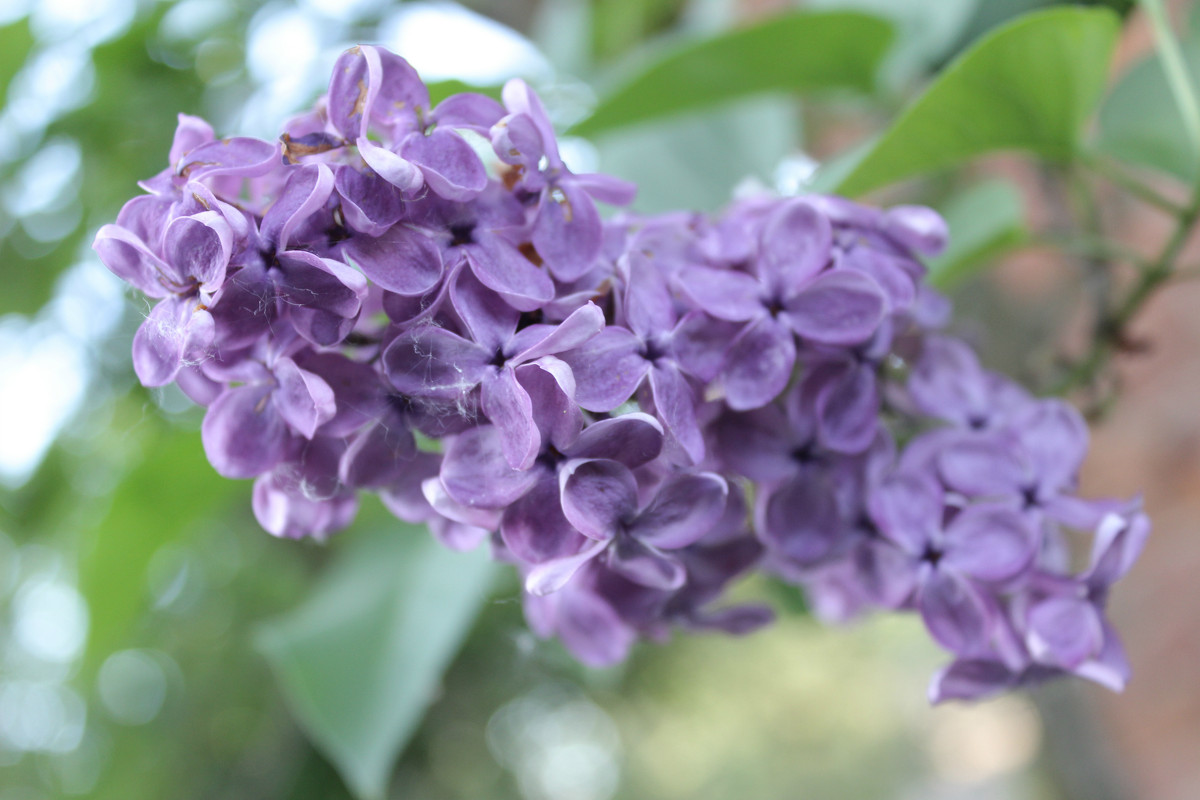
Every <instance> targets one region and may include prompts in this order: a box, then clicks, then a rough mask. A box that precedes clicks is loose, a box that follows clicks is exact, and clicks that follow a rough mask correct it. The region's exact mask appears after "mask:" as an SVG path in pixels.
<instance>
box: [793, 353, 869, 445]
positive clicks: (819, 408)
mask: <svg viewBox="0 0 1200 800" xmlns="http://www.w3.org/2000/svg"><path fill="white" fill-rule="evenodd" d="M808 380H809V381H819V382H820V387H821V388H820V390H819V391H818V392H817V396H816V401H815V411H816V415H817V435H818V436H819V437H820V440H821V444H822V445H823V446H824V447H827V448H828V449H830V450H834V451H837V452H839V453H861V452H862V451H864V450H866V449H867V448H868V447H870V446H871V442H873V441H874V440H875V433H876V431H877V430H878V428H879V408H880V396H879V389H878V386H877V384H876V381H875V370H874V368H873V367H872V366H870V365H868V364H858V365H852V364H841V365H836V366H832V365H831V366H827V367H818V368H817V369H816V370H814V371H813V372H812V373H810V377H809V379H808Z"/></svg>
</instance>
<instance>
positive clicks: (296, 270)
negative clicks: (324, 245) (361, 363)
mask: <svg viewBox="0 0 1200 800" xmlns="http://www.w3.org/2000/svg"><path fill="white" fill-rule="evenodd" d="M276 269H277V270H278V272H279V275H280V276H281V280H279V281H278V282H277V288H278V292H279V295H280V297H282V298H283V300H284V301H285V303H286V308H287V314H288V317H289V319H290V320H291V322H292V325H293V326H294V327H295V328H296V332H297V333H299V334H300V335H301V336H303V337H304V338H305V339H308V340H309V341H310V342H312V343H313V344H316V345H321V346H329V345H334V344H337V343H338V342H340V341H342V340H343V339H345V338H346V336H347V335H349V333H350V330H351V329H352V328H353V327H354V322H355V319H356V318H357V317H358V312H359V310H360V309H361V308H362V301H363V300H364V299H365V298H366V295H367V281H366V279H365V278H363V276H362V273H360V272H359V271H358V270H355V269H352V268H350V267H348V266H346V265H345V264H342V263H340V262H338V261H334V260H332V259H328V258H320V257H318V256H316V255H314V254H313V253H309V252H305V251H303V250H289V251H287V252H285V253H280V254H279V256H278V260H277V266H276Z"/></svg>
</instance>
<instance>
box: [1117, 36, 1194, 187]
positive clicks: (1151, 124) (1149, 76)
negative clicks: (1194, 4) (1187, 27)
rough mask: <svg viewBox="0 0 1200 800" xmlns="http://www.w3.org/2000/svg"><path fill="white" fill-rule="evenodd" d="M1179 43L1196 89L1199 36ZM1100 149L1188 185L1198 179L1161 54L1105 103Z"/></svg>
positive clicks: (1127, 79)
mask: <svg viewBox="0 0 1200 800" xmlns="http://www.w3.org/2000/svg"><path fill="white" fill-rule="evenodd" d="M1196 16H1197V17H1198V18H1200V14H1198V15H1196ZM1179 44H1180V48H1181V49H1182V51H1183V57H1184V61H1185V62H1186V64H1187V68H1188V72H1189V73H1190V74H1191V76H1192V81H1193V84H1195V83H1197V82H1200V35H1197V34H1195V33H1193V34H1192V35H1191V36H1189V37H1188V38H1186V39H1184V40H1182V41H1181V42H1180V43H1179ZM1096 148H1097V149H1098V150H1100V151H1102V152H1104V153H1107V154H1108V155H1111V156H1113V157H1114V158H1117V159H1119V160H1121V161H1126V162H1128V163H1130V164H1137V165H1139V166H1143V167H1151V168H1153V169H1157V170H1161V171H1162V172H1165V173H1167V174H1168V175H1174V176H1175V177H1177V178H1181V179H1183V180H1184V181H1186V182H1188V183H1193V182H1194V181H1195V180H1196V178H1197V177H1200V153H1197V152H1196V148H1195V147H1194V146H1193V145H1192V142H1191V140H1190V139H1189V138H1188V134H1187V130H1186V129H1185V128H1184V125H1183V116H1182V115H1181V114H1180V113H1179V106H1178V105H1177V104H1176V103H1175V98H1174V96H1173V95H1172V94H1171V87H1170V86H1169V85H1168V84H1167V76H1166V73H1165V72H1164V71H1163V65H1162V59H1160V58H1159V57H1158V55H1157V54H1154V53H1152V54H1151V55H1149V56H1148V57H1146V58H1144V59H1142V60H1141V61H1139V62H1138V63H1137V64H1136V65H1134V67H1133V68H1132V69H1130V70H1129V71H1128V72H1127V73H1125V74H1124V75H1123V76H1122V77H1121V79H1120V80H1119V81H1118V82H1117V85H1116V86H1115V87H1114V88H1113V90H1112V92H1111V93H1110V94H1109V96H1108V98H1107V99H1106V100H1105V101H1104V106H1103V107H1102V108H1101V109H1100V126H1099V131H1098V135H1097V137H1096Z"/></svg>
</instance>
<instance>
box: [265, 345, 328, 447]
mask: <svg viewBox="0 0 1200 800" xmlns="http://www.w3.org/2000/svg"><path fill="white" fill-rule="evenodd" d="M272 371H273V372H274V373H275V379H276V380H277V381H279V386H278V387H277V388H276V389H275V391H274V393H272V395H271V400H272V402H273V403H274V404H275V407H276V408H277V409H278V411H279V415H280V416H281V417H283V419H284V421H285V422H287V424H288V425H290V426H291V428H292V430H294V431H296V433H299V434H300V435H301V436H303V437H304V438H306V439H311V438H312V437H313V436H314V435H315V434H316V432H317V428H319V427H321V425H322V424H324V423H325V422H328V421H329V420H331V419H333V415H334V413H335V412H336V411H337V404H336V403H335V402H334V397H333V389H331V388H329V384H328V383H326V382H325V381H324V380H323V379H322V378H321V377H320V376H319V375H315V374H313V373H311V372H309V371H307V370H303V369H300V368H299V367H297V366H296V362H295V361H292V360H291V359H290V358H281V359H279V360H278V361H277V362H275V367H274V369H273V370H272Z"/></svg>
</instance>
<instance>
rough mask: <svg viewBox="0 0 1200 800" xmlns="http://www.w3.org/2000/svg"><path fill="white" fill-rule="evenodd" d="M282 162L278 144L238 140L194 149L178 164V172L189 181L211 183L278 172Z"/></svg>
mask: <svg viewBox="0 0 1200 800" xmlns="http://www.w3.org/2000/svg"><path fill="white" fill-rule="evenodd" d="M279 161H280V148H279V143H278V142H264V141H261V140H259V139H248V138H242V137H238V138H234V139H221V140H219V141H215V142H209V143H208V144H202V145H200V146H199V147H196V148H194V149H193V150H191V151H189V152H188V154H187V155H186V156H184V157H183V158H182V159H180V161H179V163H178V164H176V167H175V173H176V174H177V175H179V176H180V177H183V178H187V179H189V180H200V179H201V178H206V179H208V180H211V179H213V178H215V177H218V176H220V175H229V176H232V177H236V178H254V177H257V176H259V175H266V174H267V173H268V172H271V171H273V170H274V169H276V168H277V166H278V164H279Z"/></svg>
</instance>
